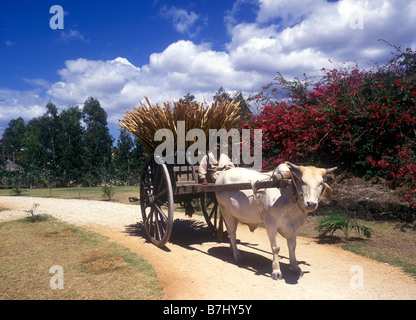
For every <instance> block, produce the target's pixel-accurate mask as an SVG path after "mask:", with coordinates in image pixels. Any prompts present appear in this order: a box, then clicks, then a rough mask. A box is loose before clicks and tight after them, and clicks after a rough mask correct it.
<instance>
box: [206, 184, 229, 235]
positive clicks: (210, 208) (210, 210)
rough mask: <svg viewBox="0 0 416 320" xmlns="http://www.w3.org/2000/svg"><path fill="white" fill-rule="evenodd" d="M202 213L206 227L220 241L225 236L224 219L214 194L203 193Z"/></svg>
mask: <svg viewBox="0 0 416 320" xmlns="http://www.w3.org/2000/svg"><path fill="white" fill-rule="evenodd" d="M201 207H202V212H203V214H204V217H205V221H206V222H207V224H208V227H209V228H210V229H211V231H212V232H213V234H214V235H216V236H217V237H218V238H219V239H220V240H222V238H223V236H225V235H226V232H225V223H224V219H223V217H222V215H221V212H220V207H219V205H218V202H217V198H216V197H215V193H214V192H208V193H204V196H203V197H202V198H201Z"/></svg>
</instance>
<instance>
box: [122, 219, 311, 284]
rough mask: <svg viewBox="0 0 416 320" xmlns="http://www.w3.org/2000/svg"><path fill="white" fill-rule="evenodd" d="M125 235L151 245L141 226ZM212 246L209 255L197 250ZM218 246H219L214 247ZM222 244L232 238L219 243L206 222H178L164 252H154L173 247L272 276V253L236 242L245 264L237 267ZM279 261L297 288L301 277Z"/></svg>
mask: <svg viewBox="0 0 416 320" xmlns="http://www.w3.org/2000/svg"><path fill="white" fill-rule="evenodd" d="M125 232H126V233H127V234H129V235H130V236H134V237H141V238H145V239H146V241H147V242H148V243H150V241H149V240H147V236H146V231H145V230H144V226H143V223H142V222H139V223H137V224H133V225H129V226H126V231H125ZM213 242H214V244H212V247H211V248H209V249H208V250H207V252H205V251H203V250H200V249H198V248H196V247H195V246H198V245H202V244H203V243H213ZM215 242H217V243H218V246H216V245H215ZM221 243H226V244H228V243H229V238H228V237H226V238H225V239H223V241H219V239H218V238H217V237H215V236H214V235H213V234H212V231H211V230H210V229H209V227H208V226H207V225H206V224H205V223H204V222H200V221H196V220H192V219H176V220H175V221H174V223H173V230H172V234H171V237H170V240H169V242H168V243H167V244H166V245H165V246H164V247H162V248H157V247H156V246H155V250H157V249H161V250H164V251H167V252H170V251H171V250H170V249H169V245H170V244H174V245H177V246H180V247H182V248H185V249H187V250H196V251H198V252H201V253H203V254H206V255H209V256H211V257H214V258H217V259H220V260H222V261H224V262H227V263H231V264H235V265H236V266H237V267H239V268H244V269H246V270H250V271H252V272H253V273H254V274H255V275H258V276H265V277H270V276H271V269H272V260H271V257H272V255H271V252H268V251H265V250H262V249H260V248H257V246H258V245H257V244H252V243H248V242H241V241H240V240H237V245H238V247H239V250H240V252H241V254H242V257H243V260H242V261H241V262H238V263H236V262H235V261H234V257H233V254H232V251H231V248H230V247H229V246H228V245H227V246H223V245H221ZM244 247H245V248H247V249H249V250H254V251H258V253H256V252H251V251H247V250H244ZM265 254H266V255H269V256H270V258H267V257H265V256H264V255H265ZM279 257H280V259H281V260H280V261H279V263H280V269H281V271H282V274H283V280H284V281H285V282H286V283H288V284H297V283H298V279H299V276H298V274H295V273H294V272H293V271H292V270H291V268H290V265H289V259H288V258H287V257H284V256H282V255H279ZM282 260H286V261H287V263H286V262H283V261H282ZM302 264H304V265H309V264H307V263H306V262H305V261H300V262H299V265H302ZM305 273H307V272H305Z"/></svg>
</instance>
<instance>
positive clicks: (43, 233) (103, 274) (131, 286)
mask: <svg viewBox="0 0 416 320" xmlns="http://www.w3.org/2000/svg"><path fill="white" fill-rule="evenodd" d="M0 239H1V241H0V261H1V264H0V288H1V289H0V299H2V300H14V299H24V300H26V299H39V300H48V299H64V300H67V299H77V300H78V299H79V300H84V299H85V300H89V299H100V300H102V299H139V300H144V299H146V300H147V299H162V298H163V288H162V287H161V285H160V283H159V281H158V279H157V275H156V273H155V272H154V270H153V268H152V266H151V265H150V264H148V263H147V262H146V261H145V260H144V259H142V258H141V257H139V256H138V255H136V254H135V253H133V252H131V251H130V250H128V249H127V248H125V247H123V246H121V245H118V244H116V243H114V242H111V241H109V240H108V239H107V238H106V237H103V236H101V235H99V234H97V233H94V232H91V231H86V230H84V229H81V228H79V227H75V226H73V225H70V224H67V223H64V222H61V221H59V220H56V219H55V218H52V217H51V216H45V215H42V216H39V219H37V221H36V222H32V219H31V218H30V217H28V218H25V219H20V220H16V221H9V222H3V223H0ZM55 265H58V266H61V267H62V269H63V285H64V288H63V289H62V290H61V289H56V290H53V289H51V287H50V281H51V278H52V277H53V276H54V274H51V273H49V271H50V268H51V267H52V266H55Z"/></svg>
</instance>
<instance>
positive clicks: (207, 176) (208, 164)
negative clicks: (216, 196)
mask: <svg viewBox="0 0 416 320" xmlns="http://www.w3.org/2000/svg"><path fill="white" fill-rule="evenodd" d="M220 146H221V144H220V143H217V156H214V154H213V153H212V152H211V151H209V152H208V154H207V155H205V156H204V157H203V158H202V159H201V162H200V164H199V168H198V175H199V179H200V180H201V181H202V184H203V185H207V184H208V182H212V183H213V182H215V180H216V179H217V178H218V176H219V174H220V173H221V171H224V170H228V169H231V168H234V164H233V163H232V162H231V160H230V158H229V157H228V155H226V154H225V153H221V152H220Z"/></svg>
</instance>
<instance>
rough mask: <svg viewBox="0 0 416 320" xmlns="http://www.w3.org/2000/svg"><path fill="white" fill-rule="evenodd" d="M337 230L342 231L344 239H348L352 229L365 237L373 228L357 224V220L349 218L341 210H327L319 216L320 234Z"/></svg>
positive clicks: (332, 232) (369, 234)
mask: <svg viewBox="0 0 416 320" xmlns="http://www.w3.org/2000/svg"><path fill="white" fill-rule="evenodd" d="M337 230H341V231H342V232H343V233H344V236H345V241H348V238H349V237H350V234H351V232H352V231H355V233H356V234H358V235H360V234H362V235H363V236H364V237H366V238H370V237H371V235H372V234H373V230H371V229H370V228H369V227H366V226H364V225H361V224H359V223H358V222H357V220H355V219H352V218H350V217H349V216H348V215H347V214H346V213H344V212H342V211H337V210H334V211H327V212H326V213H324V215H322V216H321V217H319V219H318V231H319V235H320V236H326V235H328V234H331V235H333V234H334V233H335V232H336V231H337Z"/></svg>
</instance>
